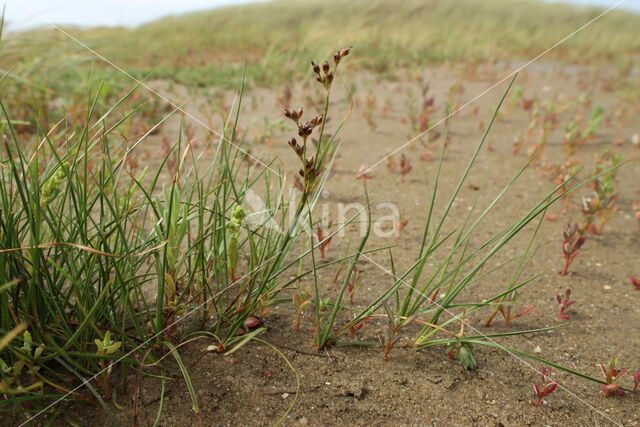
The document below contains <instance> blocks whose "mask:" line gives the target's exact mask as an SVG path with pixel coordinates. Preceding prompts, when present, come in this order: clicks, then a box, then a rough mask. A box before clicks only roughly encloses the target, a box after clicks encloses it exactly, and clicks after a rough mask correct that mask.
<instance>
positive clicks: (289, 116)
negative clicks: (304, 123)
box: [284, 108, 291, 119]
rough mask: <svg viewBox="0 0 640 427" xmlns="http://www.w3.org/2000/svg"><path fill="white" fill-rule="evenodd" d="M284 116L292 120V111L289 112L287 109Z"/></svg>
mask: <svg viewBox="0 0 640 427" xmlns="http://www.w3.org/2000/svg"><path fill="white" fill-rule="evenodd" d="M284 116H285V117H286V118H288V119H290V118H291V111H289V110H288V109H286V108H285V109H284Z"/></svg>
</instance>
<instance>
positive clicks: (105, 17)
mask: <svg viewBox="0 0 640 427" xmlns="http://www.w3.org/2000/svg"><path fill="white" fill-rule="evenodd" d="M252 1H255V0H0V5H2V4H6V12H5V21H6V24H7V27H6V29H7V30H9V31H13V30H24V29H29V28H34V27H38V26H43V25H47V24H49V22H53V23H55V24H74V25H85V26H99V25H109V26H117V25H124V26H130V27H132V26H136V25H140V24H143V23H145V22H149V21H153V20H156V19H158V18H162V17H164V16H167V15H172V14H182V13H187V12H193V11H197V10H206V9H212V8H215V7H219V6H226V5H235V4H242V3H251V2H252Z"/></svg>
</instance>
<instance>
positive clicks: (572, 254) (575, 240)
mask: <svg viewBox="0 0 640 427" xmlns="http://www.w3.org/2000/svg"><path fill="white" fill-rule="evenodd" d="M562 237H563V239H564V240H563V241H562V252H563V253H564V261H565V264H564V270H562V272H561V273H560V275H561V276H564V275H565V274H567V270H568V269H569V266H570V265H571V263H572V262H573V260H574V259H575V258H576V257H577V256H578V254H579V253H580V252H579V249H580V248H581V247H582V245H584V242H585V240H586V238H585V237H584V236H583V235H582V233H581V232H580V231H579V230H578V223H577V222H575V221H574V222H573V225H567V226H566V227H565V229H564V230H563V231H562Z"/></svg>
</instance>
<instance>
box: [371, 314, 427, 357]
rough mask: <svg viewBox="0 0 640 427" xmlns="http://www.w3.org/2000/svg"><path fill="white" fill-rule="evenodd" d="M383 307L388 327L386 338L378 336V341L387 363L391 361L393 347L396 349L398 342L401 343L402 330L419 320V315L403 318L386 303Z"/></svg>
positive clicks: (381, 335)
mask: <svg viewBox="0 0 640 427" xmlns="http://www.w3.org/2000/svg"><path fill="white" fill-rule="evenodd" d="M383 306H384V309H385V310H386V312H387V318H388V326H387V331H386V337H385V336H384V335H383V334H378V339H379V340H380V344H381V345H382V350H383V352H384V358H383V360H384V361H385V362H387V361H389V353H390V352H391V350H392V349H393V347H395V345H396V344H397V343H398V341H400V338H401V336H400V330H401V329H402V328H404V327H405V326H407V325H409V324H411V323H413V321H415V320H416V319H417V318H418V315H417V314H415V315H413V316H411V317H408V318H403V317H400V316H397V315H395V314H394V313H393V310H391V307H389V305H388V304H387V303H386V302H384V303H383Z"/></svg>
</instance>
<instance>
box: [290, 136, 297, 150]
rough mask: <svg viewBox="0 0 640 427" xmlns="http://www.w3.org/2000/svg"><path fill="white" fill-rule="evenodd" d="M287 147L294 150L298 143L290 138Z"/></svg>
mask: <svg viewBox="0 0 640 427" xmlns="http://www.w3.org/2000/svg"><path fill="white" fill-rule="evenodd" d="M289 146H290V147H291V148H293V149H294V150H295V149H296V147H297V146H298V141H296V139H295V138H291V140H290V141H289Z"/></svg>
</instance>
